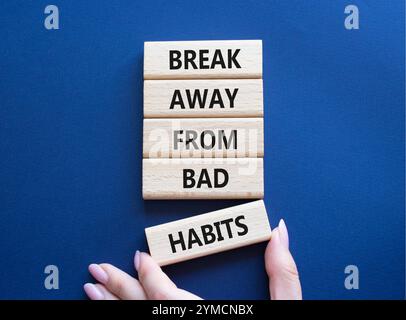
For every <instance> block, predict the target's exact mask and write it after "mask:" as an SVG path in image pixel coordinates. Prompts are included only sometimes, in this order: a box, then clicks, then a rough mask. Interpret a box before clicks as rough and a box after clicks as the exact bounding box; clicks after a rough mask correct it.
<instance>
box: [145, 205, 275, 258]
mask: <svg viewBox="0 0 406 320" xmlns="http://www.w3.org/2000/svg"><path fill="white" fill-rule="evenodd" d="M145 234H146V236H147V241H148V247H149V251H150V254H151V256H152V257H153V258H154V260H155V261H156V262H157V263H158V264H159V265H161V266H163V265H168V264H172V263H177V262H181V261H184V260H189V259H194V258H198V257H202V256H206V255H209V254H213V253H217V252H221V251H226V250H230V249H234V248H239V247H243V246H248V245H250V244H254V243H258V242H262V241H266V240H269V239H270V238H271V227H270V225H269V221H268V215H267V213H266V209H265V204H264V202H263V201H262V200H259V201H254V202H249V203H246V204H242V205H238V206H235V207H231V208H227V209H222V210H217V211H213V212H209V213H206V214H201V215H197V216H194V217H191V218H186V219H182V220H178V221H173V222H169V223H164V224H161V225H157V226H154V227H150V228H146V229H145Z"/></svg>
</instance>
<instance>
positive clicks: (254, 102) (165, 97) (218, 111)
mask: <svg viewBox="0 0 406 320" xmlns="http://www.w3.org/2000/svg"><path fill="white" fill-rule="evenodd" d="M262 116H263V88H262V79H225V80H213V79H210V80H145V81H144V117H145V118H216V117H217V118H221V117H240V118H246V117H262Z"/></svg>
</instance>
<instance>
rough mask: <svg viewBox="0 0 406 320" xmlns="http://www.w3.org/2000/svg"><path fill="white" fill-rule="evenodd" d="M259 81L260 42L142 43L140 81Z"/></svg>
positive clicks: (260, 67) (260, 72)
mask: <svg viewBox="0 0 406 320" xmlns="http://www.w3.org/2000/svg"><path fill="white" fill-rule="evenodd" d="M198 78H205V79H210V78H211V79H214V78H222V79H227V78H246V79H257V78H262V40H225V41H165V42H145V43H144V79H198Z"/></svg>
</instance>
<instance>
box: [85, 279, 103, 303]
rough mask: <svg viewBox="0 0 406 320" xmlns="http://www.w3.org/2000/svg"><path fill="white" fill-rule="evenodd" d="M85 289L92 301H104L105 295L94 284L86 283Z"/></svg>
mask: <svg viewBox="0 0 406 320" xmlns="http://www.w3.org/2000/svg"><path fill="white" fill-rule="evenodd" d="M83 289H84V290H85V292H86V294H87V296H88V297H89V298H90V299H91V300H104V294H103V293H102V292H101V291H100V289H99V288H97V287H96V286H95V285H94V284H93V283H86V284H85V285H84V286H83Z"/></svg>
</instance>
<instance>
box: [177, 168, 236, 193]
mask: <svg viewBox="0 0 406 320" xmlns="http://www.w3.org/2000/svg"><path fill="white" fill-rule="evenodd" d="M195 175H196V172H195V170H193V169H183V188H184V189H191V188H195V187H196V188H197V189H199V188H201V187H202V186H203V185H206V186H207V188H224V187H225V186H226V185H227V183H228V180H229V177H228V172H227V171H226V170H224V169H213V177H212V178H210V175H209V172H208V170H207V169H202V170H201V172H200V175H199V177H198V178H195ZM220 176H222V179H221V177H220ZM212 181H213V182H212Z"/></svg>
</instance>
